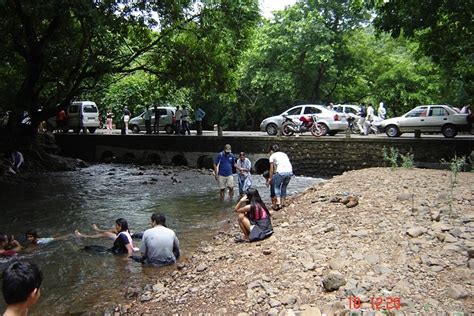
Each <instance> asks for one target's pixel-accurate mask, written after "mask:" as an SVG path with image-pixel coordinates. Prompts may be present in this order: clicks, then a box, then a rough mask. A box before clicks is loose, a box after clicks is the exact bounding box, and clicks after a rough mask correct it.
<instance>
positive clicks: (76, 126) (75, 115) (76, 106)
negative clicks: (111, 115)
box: [63, 101, 100, 133]
mask: <svg viewBox="0 0 474 316" xmlns="http://www.w3.org/2000/svg"><path fill="white" fill-rule="evenodd" d="M66 117H67V123H66V126H65V127H64V128H63V131H64V132H67V131H68V130H70V129H72V130H73V131H74V132H75V133H79V131H80V130H81V120H82V126H83V127H85V128H87V130H88V131H89V132H90V133H94V132H95V130H96V129H97V128H98V127H99V126H100V122H99V109H98V108H97V105H96V104H95V103H94V102H92V101H74V102H72V103H71V104H69V105H68V107H67V108H66Z"/></svg>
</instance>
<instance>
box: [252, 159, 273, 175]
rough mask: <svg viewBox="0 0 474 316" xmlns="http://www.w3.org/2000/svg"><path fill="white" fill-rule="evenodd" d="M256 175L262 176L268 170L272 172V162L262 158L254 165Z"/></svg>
mask: <svg viewBox="0 0 474 316" xmlns="http://www.w3.org/2000/svg"><path fill="white" fill-rule="evenodd" d="M254 169H255V173H256V174H262V173H264V172H265V171H267V170H270V160H268V158H262V159H259V160H257V162H256V163H255V165H254Z"/></svg>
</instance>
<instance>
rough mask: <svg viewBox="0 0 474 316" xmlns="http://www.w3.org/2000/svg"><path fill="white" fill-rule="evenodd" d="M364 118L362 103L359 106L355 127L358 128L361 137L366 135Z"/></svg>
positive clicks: (365, 114)
mask: <svg viewBox="0 0 474 316" xmlns="http://www.w3.org/2000/svg"><path fill="white" fill-rule="evenodd" d="M366 117H367V110H366V109H365V104H364V103H362V105H361V106H360V111H359V120H358V121H357V126H359V130H360V134H361V135H367V133H366V131H367V129H366V128H365V120H366Z"/></svg>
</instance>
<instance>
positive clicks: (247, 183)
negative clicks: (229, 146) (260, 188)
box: [235, 151, 252, 197]
mask: <svg viewBox="0 0 474 316" xmlns="http://www.w3.org/2000/svg"><path fill="white" fill-rule="evenodd" d="M235 168H236V169H237V171H238V173H239V177H238V180H239V194H240V197H242V196H244V194H245V193H246V192H247V190H248V189H249V188H250V187H251V186H252V176H251V175H250V169H252V163H251V162H250V160H249V159H248V158H247V157H245V153H244V152H243V151H242V152H240V154H239V159H237V162H236V163H235Z"/></svg>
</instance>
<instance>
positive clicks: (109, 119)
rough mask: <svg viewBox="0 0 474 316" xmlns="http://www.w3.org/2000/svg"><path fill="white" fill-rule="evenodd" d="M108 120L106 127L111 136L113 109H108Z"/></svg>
mask: <svg viewBox="0 0 474 316" xmlns="http://www.w3.org/2000/svg"><path fill="white" fill-rule="evenodd" d="M106 116H107V120H106V126H107V132H108V133H109V134H112V119H113V118H114V114H113V113H112V110H111V109H107V114H106Z"/></svg>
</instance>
